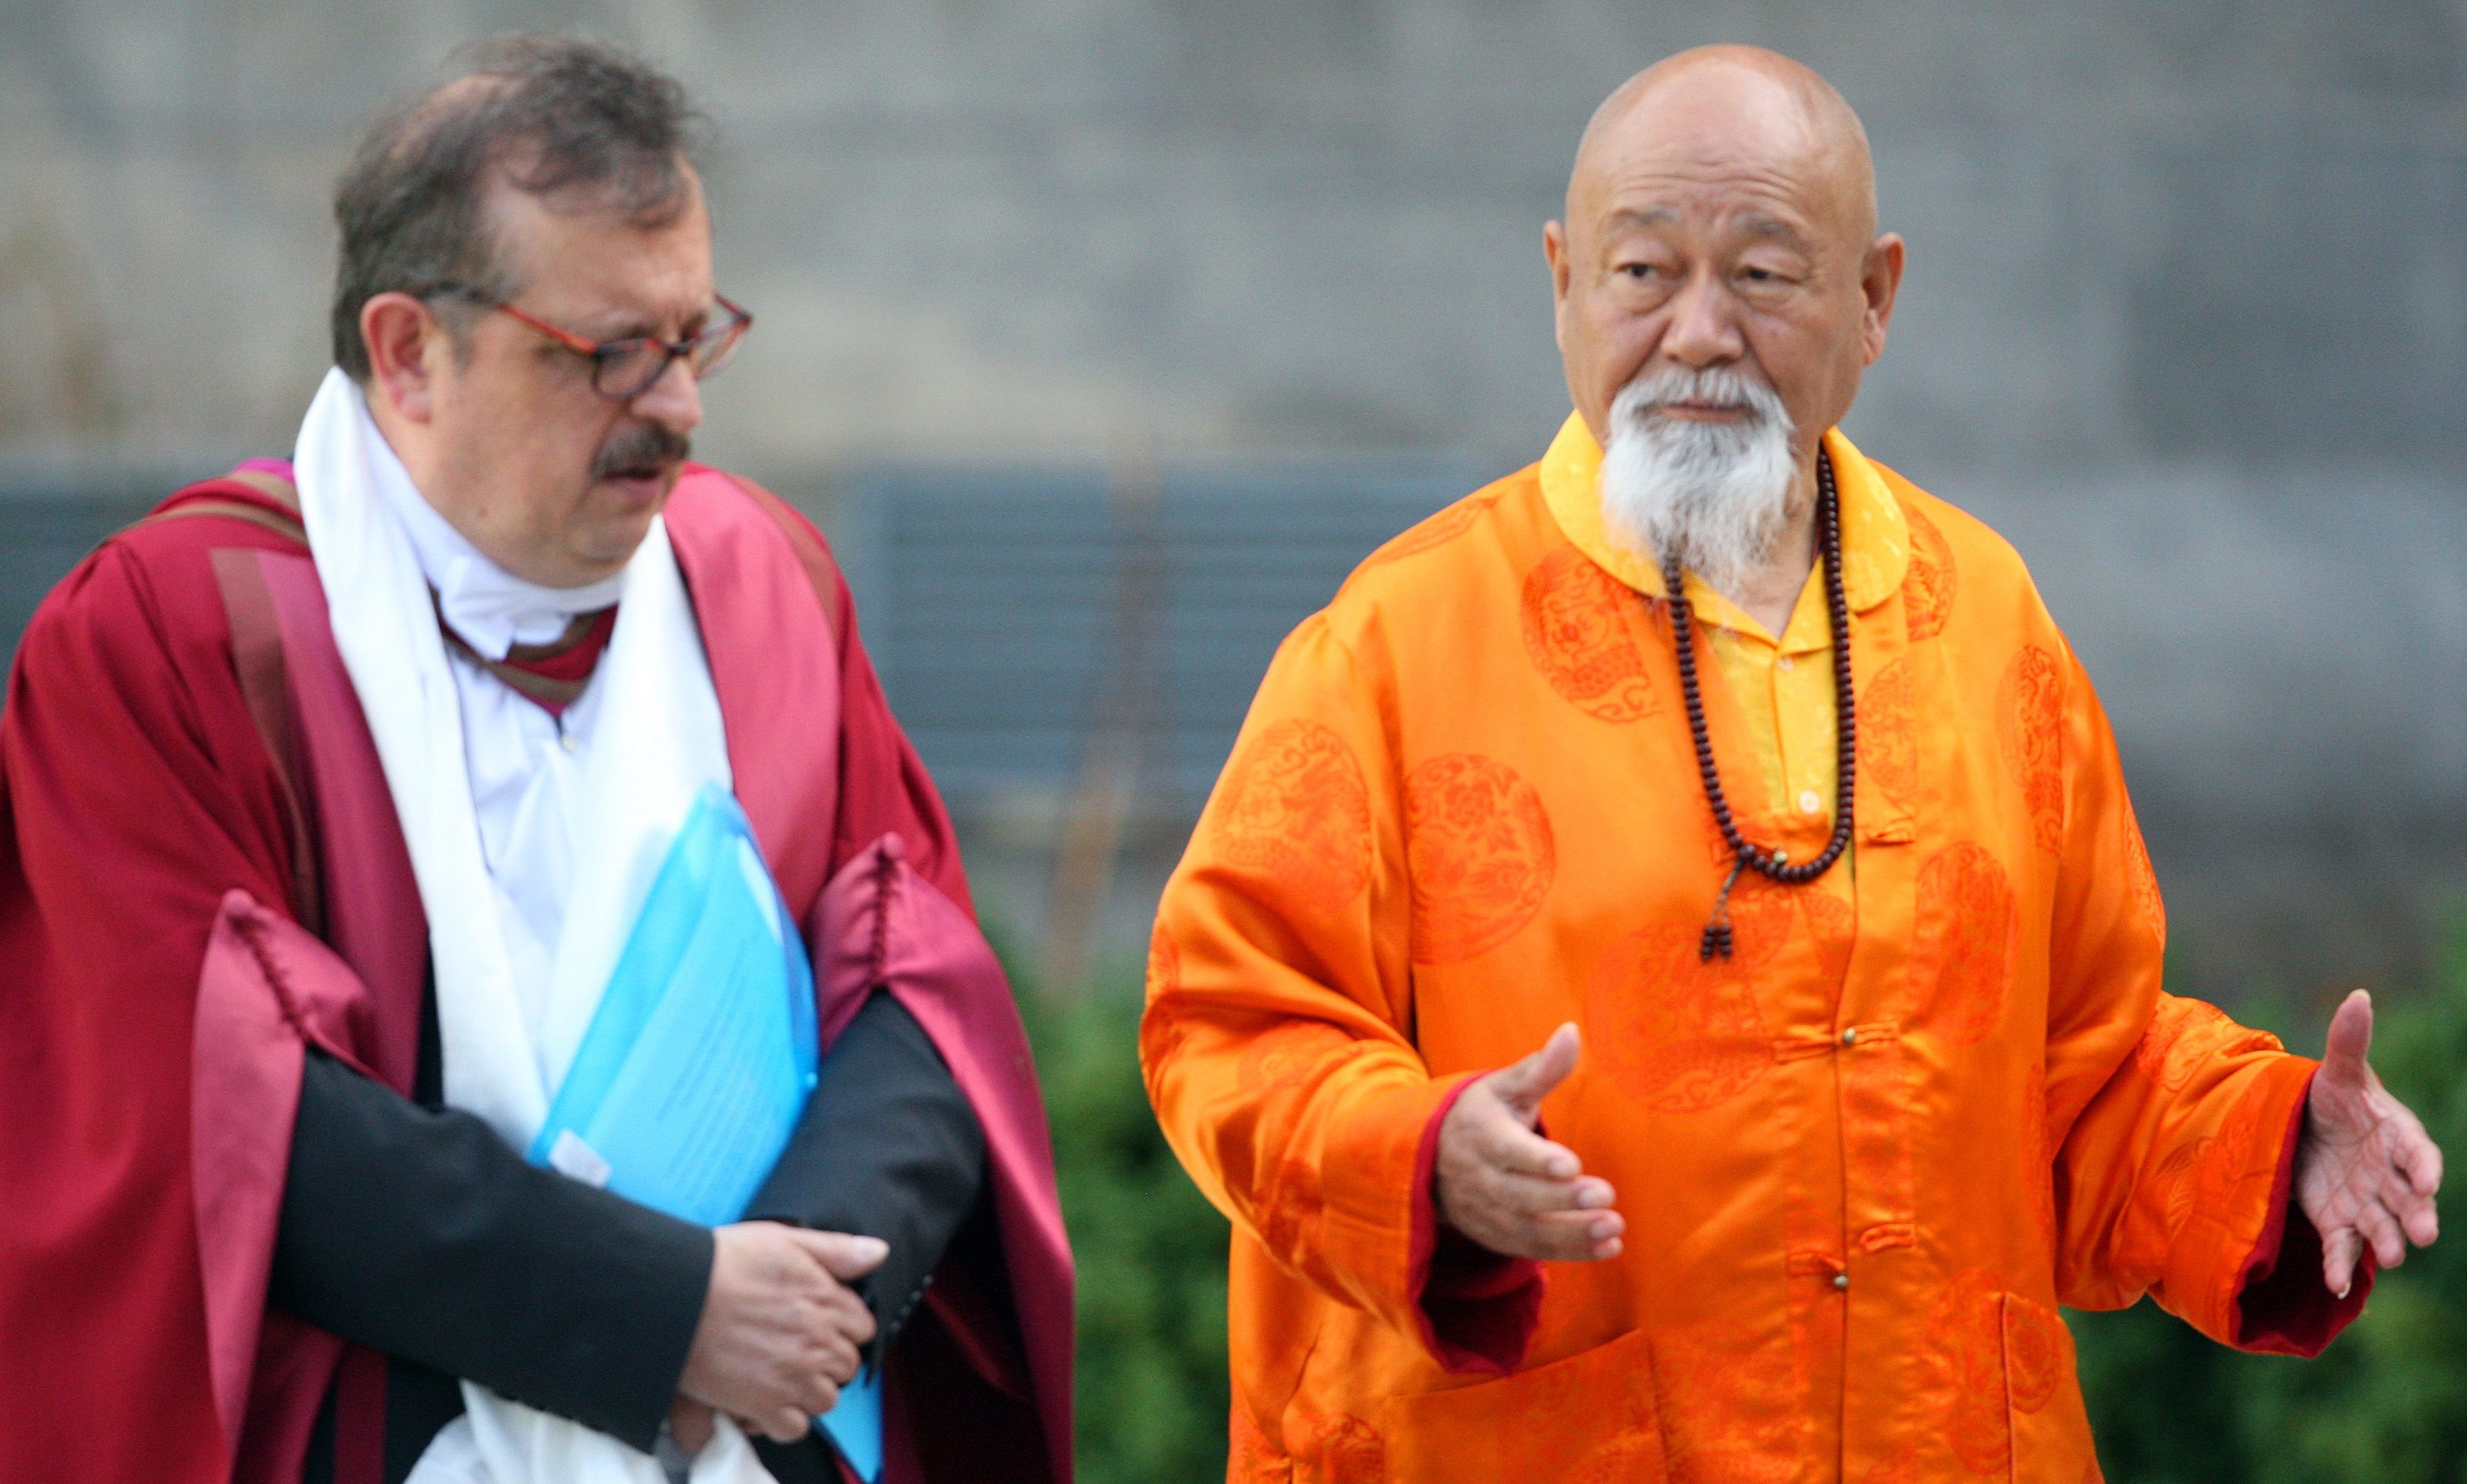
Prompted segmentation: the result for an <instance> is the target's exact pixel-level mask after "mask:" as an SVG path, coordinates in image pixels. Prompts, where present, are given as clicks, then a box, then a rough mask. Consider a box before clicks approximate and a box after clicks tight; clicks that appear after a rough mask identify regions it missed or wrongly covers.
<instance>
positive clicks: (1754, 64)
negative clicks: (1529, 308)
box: [1568, 46, 1876, 243]
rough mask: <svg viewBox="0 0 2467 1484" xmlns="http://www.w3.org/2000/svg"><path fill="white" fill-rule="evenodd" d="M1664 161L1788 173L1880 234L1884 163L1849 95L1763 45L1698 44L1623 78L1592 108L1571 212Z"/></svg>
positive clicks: (1853, 228) (1861, 233) (1855, 228)
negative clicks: (1878, 167)
mask: <svg viewBox="0 0 2467 1484" xmlns="http://www.w3.org/2000/svg"><path fill="white" fill-rule="evenodd" d="M1656 160H1664V161H1667V162H1669V163H1674V164H1692V165H1695V166H1697V167H1699V168H1703V169H1714V170H1718V169H1721V168H1723V167H1724V166H1726V165H1727V166H1731V167H1745V168H1747V169H1750V170H1754V171H1759V172H1764V171H1771V172H1774V173H1777V174H1785V175H1788V176H1790V177H1792V178H1794V179H1795V180H1796V181H1798V182H1799V184H1800V186H1801V187H1802V188H1803V189H1804V190H1805V191H1806V192H1807V193H1808V194H1810V195H1811V196H1822V197H1824V198H1825V199H1824V204H1825V205H1826V206H1827V207H1829V208H1831V209H1832V211H1833V212H1838V214H1839V215H1840V217H1842V221H1841V225H1842V226H1843V228H1844V229H1845V230H1846V231H1848V232H1849V233H1851V234H1852V235H1853V236H1854V237H1855V238H1856V239H1857V240H1859V241H1860V242H1862V243H1865V242H1866V241H1867V239H1869V238H1871V237H1873V236H1875V235H1876V171H1875V165H1874V163H1873V162H1872V161H1871V160H1870V159H1869V157H1868V153H1867V129H1866V128H1865V127H1864V126H1861V124H1860V123H1859V115H1858V114H1857V113H1856V112H1854V111H1852V109H1851V107H1850V104H1849V102H1848V101H1847V100H1845V98H1844V97H1843V96H1842V94H1841V93H1840V92H1839V91H1838V90H1837V89H1835V87H1834V86H1833V84H1832V83H1830V82H1827V81H1825V80H1824V79H1823V78H1822V76H1820V75H1819V74H1818V73H1817V72H1816V71H1815V70H1814V69H1813V68H1810V67H1808V66H1806V65H1804V64H1802V63H1799V62H1796V61H1793V60H1791V59H1790V58H1789V57H1784V56H1782V55H1781V54H1780V53H1778V52H1768V51H1766V50H1765V49H1764V48H1762V47H1757V46H1700V47H1697V48H1695V49H1694V50H1692V51H1686V52H1681V53H1680V54H1678V55H1677V56H1675V57H1664V59H1662V60H1661V61H1658V62H1656V63H1654V64H1653V65H1652V66H1650V67H1647V68H1646V69H1644V70H1643V71H1642V72H1640V73H1638V74H1637V75H1636V76H1634V77H1632V78H1630V79H1628V80H1626V81H1625V82H1622V83H1620V84H1619V85H1618V87H1617V88H1616V89H1614V90H1613V91H1612V93H1611V96H1610V97H1608V98H1605V99H1603V100H1602V105H1601V106H1600V107H1598V108H1596V109H1595V110H1594V116H1593V119H1592V120H1591V121H1590V122H1589V123H1587V124H1586V126H1585V132H1584V136H1583V137H1582V138H1581V139H1579V140H1578V141H1577V142H1576V163H1575V167H1574V169H1573V171H1570V173H1569V176H1568V219H1569V220H1570V221H1571V222H1573V221H1575V220H1577V219H1578V218H1579V217H1580V216H1581V215H1582V213H1581V212H1580V211H1579V209H1578V202H1579V200H1580V199H1584V200H1588V201H1590V199H1591V198H1592V197H1593V196H1594V195H1595V194H1596V193H1598V192H1599V191H1600V190H1601V189H1602V188H1603V187H1604V186H1605V185H1606V184H1608V183H1610V182H1613V181H1616V180H1617V179H1618V178H1619V177H1620V176H1621V175H1622V174H1623V173H1628V172H1632V171H1634V170H1635V169H1636V168H1637V167H1638V166H1639V165H1640V164H1650V163H1652V162H1654V161H1656Z"/></svg>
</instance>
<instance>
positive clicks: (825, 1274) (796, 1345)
mask: <svg viewBox="0 0 2467 1484" xmlns="http://www.w3.org/2000/svg"><path fill="white" fill-rule="evenodd" d="M711 1235H712V1254H711V1290H710V1292H709V1294H708V1296H707V1297H705V1298H704V1300H703V1306H702V1320H701V1322H700V1323H699V1324H697V1325H696V1326H695V1328H694V1337H693V1346H692V1348H691V1349H690V1350H689V1351H688V1352H687V1354H686V1366H685V1373H684V1375H683V1376H681V1377H680V1378H679V1379H678V1381H677V1391H678V1397H677V1401H676V1404H675V1405H674V1406H672V1407H671V1408H670V1409H669V1412H668V1429H669V1431H670V1432H672V1433H673V1434H674V1435H675V1437H676V1440H677V1442H678V1444H679V1445H680V1446H681V1447H683V1448H684V1449H685V1450H687V1451H688V1452H699V1451H700V1450H701V1449H702V1446H703V1444H704V1443H706V1442H708V1441H710V1438H711V1428H712V1419H713V1416H714V1414H716V1413H720V1412H725V1413H727V1414H728V1415H729V1416H731V1417H734V1418H736V1420H737V1424H738V1426H740V1427H743V1428H745V1430H746V1431H748V1432H759V1433H761V1434H762V1435H763V1436H765V1437H768V1438H770V1439H771V1440H772V1441H773V1442H776V1443H792V1442H795V1441H796V1440H797V1439H798V1438H801V1437H803V1436H804V1434H805V1429H806V1428H807V1427H810V1426H811V1421H810V1420H811V1419H812V1418H814V1417H816V1416H819V1415H821V1414H822V1413H824V1412H827V1411H829V1410H830V1409H831V1408H832V1407H833V1406H835V1405H837V1404H839V1399H840V1387H842V1386H843V1385H846V1384H847V1383H848V1381H849V1378H850V1377H853V1376H854V1375H856V1369H857V1359H858V1354H857V1353H858V1348H859V1347H860V1346H862V1345H864V1344H865V1343H866V1342H867V1341H869V1340H871V1339H872V1338H873V1314H872V1313H871V1311H870V1310H868V1309H867V1308H866V1306H865V1302H864V1300H862V1299H860V1298H858V1297H857V1295H856V1293H855V1292H854V1291H853V1290H851V1289H850V1288H849V1284H852V1283H854V1282H855V1281H856V1280H858V1279H859V1278H862V1277H864V1276H865V1275H866V1274H867V1273H870V1272H871V1271H873V1270H874V1268H876V1267H879V1266H881V1264H882V1260H883V1258H884V1257H886V1256H888V1255H889V1253H890V1251H891V1249H890V1247H889V1246H887V1245H886V1244H884V1243H883V1242H882V1240H881V1239H880V1238H877V1237H852V1236H849V1235H848V1234H846V1233H844V1232H830V1231H805V1230H803V1229H802V1228H799V1227H795V1226H783V1225H781V1224H779V1223H777V1222H773V1221H740V1222H738V1223H736V1225H734V1226H722V1227H720V1228H718V1229H717V1230H716V1231H713V1233H712V1234H711Z"/></svg>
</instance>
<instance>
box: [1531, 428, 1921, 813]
mask: <svg viewBox="0 0 2467 1484" xmlns="http://www.w3.org/2000/svg"><path fill="white" fill-rule="evenodd" d="M1824 451H1825V452H1826V453H1827V454H1828V455H1829V456H1830V457H1831V459H1832V462H1833V488H1834V491H1835V493H1836V494H1837V495H1838V496H1839V497H1840V500H1841V504H1842V593H1843V596H1844V597H1845V599H1847V600H1848V601H1849V605H1850V611H1851V612H1852V613H1854V614H1857V613H1864V612H1866V611H1867V610H1868V609H1869V608H1872V607H1874V606H1875V605H1878V604H1880V603H1882V602H1884V601H1885V600H1886V599H1887V598H1890V597H1891V596H1892V594H1893V591H1894V589H1896V588H1898V587H1900V586H1901V585H1902V578H1903V575H1904V574H1905V573H1906V572H1907V571H1908V570H1909V568H1910V561H1911V532H1910V522H1909V521H1908V520H1906V519H1904V518H1903V515H1902V507H1901V502H1900V501H1898V500H1896V499H1894V498H1893V495H1892V491H1889V490H1887V489H1886V488H1885V481H1884V479H1883V478H1882V477H1881V476H1880V475H1878V474H1877V472H1876V470H1875V468H1874V466H1872V465H1870V464H1869V463H1868V462H1867V457H1866V456H1865V455H1864V454H1862V453H1860V451H1859V450H1858V449H1857V448H1856V447H1855V446H1853V445H1852V444H1851V442H1850V440H1849V439H1847V438H1845V437H1844V436H1842V430H1841V429H1840V428H1834V429H1832V430H1831V431H1829V432H1827V433H1826V434H1825V435H1824ZM1541 472H1542V497H1543V499H1544V500H1545V501H1546V502H1547V503H1548V504H1549V505H1550V514H1551V516H1552V518H1553V519H1555V520H1557V521H1558V523H1559V529H1560V530H1561V531H1562V532H1564V533H1566V535H1567V537H1568V539H1569V540H1570V541H1572V542H1573V543H1574V544H1575V547H1576V549H1577V550H1578V551H1581V552H1583V553H1584V554H1585V555H1586V556H1587V557H1589V558H1591V559H1593V560H1594V561H1595V563H1596V564H1597V565H1598V566H1600V567H1601V568H1602V569H1603V570H1604V571H1606V572H1608V573H1610V574H1611V575H1612V576H1613V577H1616V578H1618V580H1619V581H1620V582H1625V583H1626V584H1627V585H1628V586H1630V587H1633V588H1635V589H1636V590H1637V591H1638V592H1641V593H1642V594H1644V595H1645V596H1646V597H1648V598H1661V597H1664V596H1666V594H1665V592H1664V587H1663V582H1662V568H1661V564H1660V562H1659V561H1658V560H1657V559H1655V558H1653V557H1651V556H1649V555H1646V554H1644V553H1641V552H1639V551H1637V550H1635V549H1633V548H1631V547H1629V546H1627V545H1625V544H1623V543H1621V542H1619V541H1618V540H1616V539H1614V538H1613V537H1612V536H1611V534H1610V532H1609V530H1608V528H1606V527H1605V526H1604V524H1603V522H1602V501H1601V474H1602V450H1601V445H1599V444H1596V442H1595V441H1594V435H1593V431H1592V430H1591V429H1590V428H1588V427H1586V426H1585V420H1584V419H1583V418H1582V417H1581V416H1579V415H1577V414H1575V413H1570V414H1569V415H1568V421H1567V422H1566V423H1564V424H1563V425H1562V426H1561V427H1560V429H1559V436H1558V437H1557V438H1555V439H1553V440H1551V443H1550V451H1549V452H1548V453H1545V454H1544V455H1542V471H1541ZM1686 594H1687V602H1688V604H1689V605H1691V606H1692V607H1693V608H1694V610H1695V614H1696V617H1697V619H1698V620H1699V621H1700V622H1701V623H1702V624H1703V625H1704V627H1705V629H1706V634H1707V639H1708V641H1709V648H1710V649H1711V650H1712V651H1713V657H1714V659H1715V661H1716V663H1717V664H1718V665H1719V667H1720V670H1721V674H1722V681H1723V683H1724V684H1725V685H1727V686H1729V687H1730V689H1731V695H1732V696H1733V697H1734V698H1735V699H1736V700H1737V702H1738V705H1739V711H1740V714H1741V715H1742V716H1743V717H1745V718H1746V719H1747V723H1748V730H1749V733H1750V735H1752V736H1753V737H1754V739H1755V744H1756V753H1757V757H1756V762H1757V765H1758V767H1759V771H1760V772H1761V774H1762V776H1763V779H1764V785H1765V788H1766V790H1767V794H1768V797H1769V798H1771V799H1772V800H1773V801H1774V803H1775V805H1776V806H1777V808H1779V809H1782V810H1788V811H1790V812H1793V813H1799V814H1822V815H1824V816H1825V817H1827V818H1830V817H1831V815H1832V813H1833V794H1834V785H1835V758H1834V742H1835V738H1834V731H1833V727H1834V719H1833V654H1832V650H1833V636H1832V633H1831V631H1830V627H1829V626H1828V625H1827V623H1826V621H1825V613H1824V564H1823V562H1822V561H1819V562H1817V563H1816V564H1815V565H1813V566H1811V567H1810V568H1809V569H1808V573H1807V583H1806V585H1805V586H1803V587H1801V588H1800V589H1799V603H1798V605H1797V606H1796V607H1794V608H1793V609H1792V610H1791V615H1790V623H1789V624H1788V625H1787V626H1785V627H1784V628H1783V629H1782V632H1781V636H1780V637H1779V638H1778V639H1777V638H1775V637H1774V636H1773V635H1772V634H1770V633H1767V632H1766V631H1765V627H1764V626H1763V625H1762V624H1759V623H1757V622H1756V621H1755V620H1754V619H1753V618H1751V617H1749V616H1748V614H1747V612H1746V611H1745V610H1744V609H1742V608H1740V607H1739V605H1737V604H1735V603H1732V602H1731V600H1730V599H1728V598H1726V597H1724V596H1723V595H1722V594H1721V593H1719V592H1717V591H1715V590H1714V589H1713V588H1711V587H1710V586H1708V585H1707V584H1706V582H1705V581H1704V580H1703V579H1702V578H1699V577H1698V576H1697V575H1696V574H1695V573H1693V572H1690V573H1688V574H1687V575H1686ZM1736 767H1737V763H1736V761H1735V760H1729V765H1728V766H1726V767H1725V768H1724V772H1725V774H1726V783H1727V784H1728V787H1729V788H1731V789H1734V790H1735V789H1736V788H1738V784H1737V783H1736V782H1731V781H1730V780H1729V777H1728V776H1727V775H1730V774H1731V773H1732V772H1733V770H1734V769H1735V768H1736Z"/></svg>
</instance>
